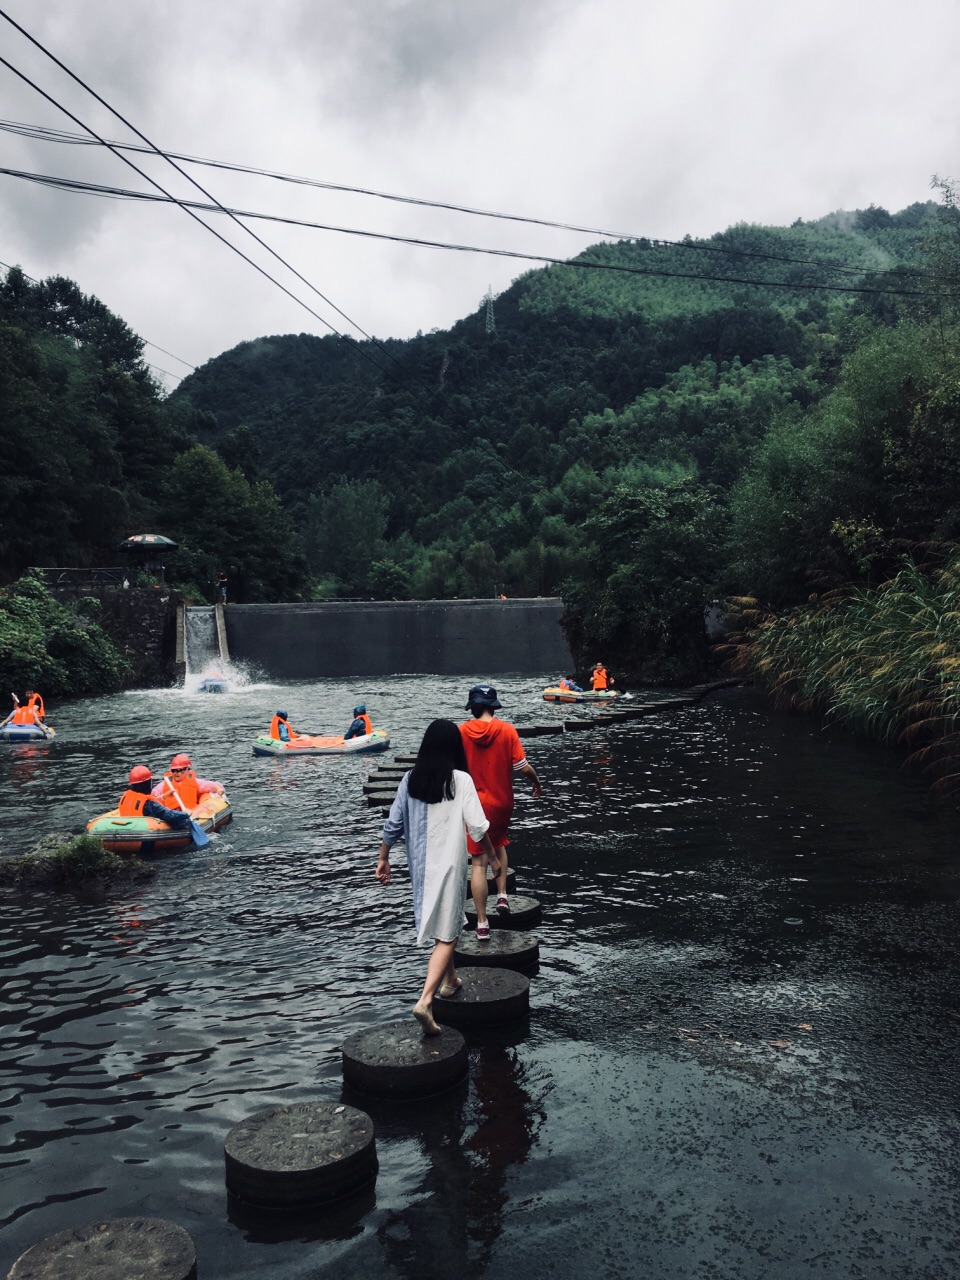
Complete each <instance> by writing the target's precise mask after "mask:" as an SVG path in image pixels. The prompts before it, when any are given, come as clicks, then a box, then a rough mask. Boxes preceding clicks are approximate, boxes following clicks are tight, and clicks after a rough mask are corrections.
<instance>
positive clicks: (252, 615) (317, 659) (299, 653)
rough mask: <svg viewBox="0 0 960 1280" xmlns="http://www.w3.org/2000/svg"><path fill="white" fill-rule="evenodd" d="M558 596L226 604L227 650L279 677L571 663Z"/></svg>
mask: <svg viewBox="0 0 960 1280" xmlns="http://www.w3.org/2000/svg"><path fill="white" fill-rule="evenodd" d="M562 612H563V603H562V601H560V600H559V599H555V598H552V597H550V598H545V599H535V600H381V601H370V602H369V603H367V602H362V603H359V602H341V603H330V604H269V605H268V604H230V605H227V607H226V609H225V610H224V617H225V620H226V627H227V639H228V643H229V645H230V656H231V658H233V659H234V660H236V661H240V662H251V663H253V664H255V665H256V666H258V667H260V668H262V669H263V671H264V673H265V674H266V675H268V676H272V677H274V678H276V679H281V680H309V679H312V678H318V677H324V676H377V675H392V674H394V673H399V672H404V673H406V672H409V673H410V674H434V675H473V676H476V677H477V678H478V679H483V678H486V677H493V676H496V675H501V674H503V673H504V672H515V673H518V674H531V675H533V674H536V673H538V672H541V671H545V670H546V671H550V670H556V671H557V672H560V671H565V670H570V669H571V667H572V662H571V658H570V652H569V650H568V648H567V643H566V640H565V638H564V635H563V632H562V631H561V629H560V615H561V614H562Z"/></svg>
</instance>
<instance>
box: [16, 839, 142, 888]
mask: <svg viewBox="0 0 960 1280" xmlns="http://www.w3.org/2000/svg"><path fill="white" fill-rule="evenodd" d="M154 873H155V867H154V866H153V864H152V863H148V862H144V861H143V859H142V858H137V857H121V855H120V854H118V853H111V852H110V851H109V850H107V849H105V848H104V847H103V845H102V844H101V843H100V841H99V840H98V839H97V838H96V836H91V835H88V834H87V833H86V832H84V833H83V834H82V835H79V836H72V835H52V834H51V835H46V836H43V837H41V839H40V840H38V841H37V842H36V844H34V845H33V846H32V848H30V849H29V850H28V851H27V852H26V853H24V854H22V855H20V856H19V857H10V858H2V859H0V884H8V885H20V886H23V887H24V888H34V887H38V886H44V885H47V886H49V885H60V886H64V887H71V886H77V885H84V884H86V885H89V884H93V885H96V884H109V883H112V882H115V881H117V880H121V879H134V880H142V879H146V878H147V877H149V876H152V875H153V874H154Z"/></svg>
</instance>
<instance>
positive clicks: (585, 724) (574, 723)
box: [563, 719, 593, 733]
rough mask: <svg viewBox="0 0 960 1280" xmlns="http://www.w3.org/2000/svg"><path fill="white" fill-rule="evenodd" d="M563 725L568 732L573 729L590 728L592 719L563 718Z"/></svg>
mask: <svg viewBox="0 0 960 1280" xmlns="http://www.w3.org/2000/svg"><path fill="white" fill-rule="evenodd" d="M563 727H564V730H565V731H567V732H568V733H569V732H570V731H571V730H574V729H592V728H593V720H592V719H591V720H564V722H563Z"/></svg>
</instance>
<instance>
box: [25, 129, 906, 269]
mask: <svg viewBox="0 0 960 1280" xmlns="http://www.w3.org/2000/svg"><path fill="white" fill-rule="evenodd" d="M0 130H4V131H6V132H8V133H15V134H18V135H19V136H21V137H28V138H34V139H36V140H38V141H46V142H60V143H70V144H73V145H82V146H97V145H99V144H98V143H96V142H94V141H92V140H91V139H90V138H85V137H83V136H82V135H81V134H75V133H70V132H68V131H66V130H60V129H50V128H46V127H44V126H42V125H26V124H22V123H20V122H18V121H15V120H0ZM112 145H113V146H115V147H117V148H118V149H119V150H121V151H135V152H140V153H144V154H156V155H162V156H163V157H164V158H166V159H168V160H171V159H172V160H178V161H182V162H183V163H184V164H194V165H203V166H205V167H207V168H211V169H221V170H226V171H228V172H232V173H243V174H248V175H251V176H254V177H260V178H270V179H272V180H275V181H277V182H284V183H288V184H293V185H296V186H304V187H313V188H317V189H320V190H323V191H341V192H346V193H349V194H352V195H363V196H373V197H375V198H377V199H379V200H392V201H396V202H397V203H400V204H410V205H417V206H420V207H421V208H428V209H443V210H444V211H446V212H451V213H465V214H469V215H471V216H473V217H479V218H497V219H501V220H503V221H507V222H519V223H526V224H528V225H530V226H537V227H549V228H552V229H554V230H558V231H573V232H577V233H580V234H584V235H591V236H600V237H602V238H603V239H606V240H634V241H637V240H642V241H645V242H646V243H647V244H649V245H650V246H651V247H652V248H668V249H686V250H696V251H698V252H702V253H716V254H725V255H728V256H733V257H743V258H757V259H758V260H761V261H766V262H783V263H789V264H792V265H797V266H808V267H820V268H822V269H824V270H829V271H838V272H842V273H844V274H847V275H862V274H863V272H864V268H861V267H851V266H846V265H843V264H841V263H831V262H825V261H823V260H822V259H816V258H801V257H797V256H795V255H789V254H780V253H766V252H762V251H760V250H757V249H741V248H737V247H735V246H730V247H726V246H724V245H712V244H704V243H702V242H699V241H687V240H663V239H660V238H658V237H653V236H642V235H638V234H637V233H636V232H626V231H610V230H604V229H603V228H602V227H587V226H579V225H578V224H576V223H572V222H556V221H552V220H550V219H547V218H532V217H526V216H523V215H521V214H516V213H503V212H498V211H495V210H492V209H477V208H473V207H471V206H469V205H460V204H452V203H448V202H446V201H442V200H428V199H424V198H421V197H417V196H403V195H396V194H392V193H390V192H387V191H375V190H373V189H371V188H368V187H355V186H349V185H347V184H346V183H340V182H329V181H326V180H324V179H320V178H304V177H298V176H296V175H294V174H289V173H278V172H276V171H275V170H271V169H258V168H256V167H254V166H251V165H243V164H235V163H232V162H230V161H227V160H210V159H206V158H204V157H201V156H192V155H188V154H186V153H184V152H180V151H163V150H160V149H159V148H152V149H151V148H148V147H140V146H137V145H136V144H135V143H125V142H114V143H113V144H112ZM201 190H202V188H201ZM721 234H727V233H721ZM887 270H890V271H899V272H904V273H908V274H910V275H919V276H923V275H927V274H928V273H927V272H925V271H923V269H922V268H920V267H911V266H907V265H899V264H898V265H896V266H893V267H889V268H887Z"/></svg>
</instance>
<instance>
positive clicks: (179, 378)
mask: <svg viewBox="0 0 960 1280" xmlns="http://www.w3.org/2000/svg"><path fill="white" fill-rule="evenodd" d="M0 267H3V269H4V271H12V270H13V267H12V266H11V265H10V263H9V262H0ZM20 272H21V274H22V276H23V278H24V280H29V281H30V283H31V284H40V283H41V282H40V281H39V280H37V279H35V278H34V277H33V276H28V275H27V273H26V272H25V271H24V270H23V267H21V268H20ZM136 336H137V337H138V338H139V339H140V341H141V342H142V343H143V344H144V346H146V347H153V349H154V351H162V352H163V354H164V355H165V356H169V357H170V359H171V360H179V361H180V363H181V364H185V365H186V366H187V368H188V369H191V370H192V371H193V372H194V373H196V371H197V366H196V365H195V364H191V363H190V362H189V360H182V359H181V358H180V356H175V355H174V354H173V352H172V351H167V350H166V348H165V347H159V346H157V344H156V343H155V342H151V341H150V340H149V338H143V337H141V336H140V334H139V333H138V334H137V335H136ZM143 363H144V364H145V365H146V366H147V368H148V369H155V370H156V371H157V373H163V374H166V376H167V377H168V378H176V380H177V381H178V382H182V381H183V374H182V373H171V372H170V370H169V369H161V368H160V366H159V365H158V364H151V363H150V361H149V360H144V362H143Z"/></svg>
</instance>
